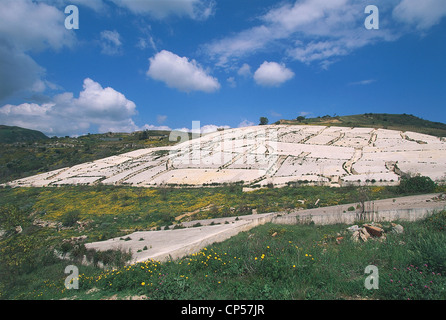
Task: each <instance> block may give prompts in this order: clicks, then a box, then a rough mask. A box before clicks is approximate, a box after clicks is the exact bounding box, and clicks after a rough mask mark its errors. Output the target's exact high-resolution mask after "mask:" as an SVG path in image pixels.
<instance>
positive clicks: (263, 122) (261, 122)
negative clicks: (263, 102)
mask: <svg viewBox="0 0 446 320" xmlns="http://www.w3.org/2000/svg"><path fill="white" fill-rule="evenodd" d="M268 122H269V120H268V118H267V117H260V125H261V126H263V125H266V124H268Z"/></svg>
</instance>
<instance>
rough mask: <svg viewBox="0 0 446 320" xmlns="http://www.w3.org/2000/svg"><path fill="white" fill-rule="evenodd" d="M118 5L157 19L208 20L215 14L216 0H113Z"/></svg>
mask: <svg viewBox="0 0 446 320" xmlns="http://www.w3.org/2000/svg"><path fill="white" fill-rule="evenodd" d="M111 1H112V2H114V3H115V4H116V5H118V6H119V7H122V8H126V9H128V10H130V11H131V12H132V13H135V14H141V15H150V16H152V17H154V18H157V19H164V18H166V17H168V16H179V17H188V18H191V19H195V20H206V19H207V18H209V17H210V16H211V15H213V13H214V10H215V2H214V1H209V0H180V1H174V0H146V1H141V0H140V1H136V0H111Z"/></svg>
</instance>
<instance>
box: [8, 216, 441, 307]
mask: <svg viewBox="0 0 446 320" xmlns="http://www.w3.org/2000/svg"><path fill="white" fill-rule="evenodd" d="M401 224H402V225H403V227H404V233H403V234H394V233H388V235H387V239H386V240H385V241H382V242H381V241H368V242H367V243H362V242H360V243H355V242H353V241H351V240H350V239H349V233H348V232H347V231H346V230H345V228H346V226H345V225H333V226H315V225H295V226H290V225H287V226H278V225H273V224H266V225H263V226H259V227H256V228H254V229H252V230H250V231H248V232H242V233H240V234H238V235H237V236H235V237H233V238H231V239H229V240H226V241H225V242H222V243H218V244H214V245H211V246H209V247H207V248H204V249H202V250H200V251H199V252H198V253H196V254H193V255H190V256H188V257H185V258H183V259H180V260H177V261H172V262H165V263H159V262H157V261H147V262H144V263H138V264H134V265H131V266H127V267H121V268H118V269H115V270H113V271H103V270H100V269H94V268H93V267H91V266H90V267H85V266H80V279H79V286H80V288H79V290H67V289H65V288H64V279H65V277H66V275H64V274H63V273H62V270H63V269H64V267H65V266H66V265H68V264H69V263H72V264H75V265H78V263H76V262H75V261H74V262H69V261H65V262H64V263H60V262H59V264H53V265H48V266H44V267H42V268H40V269H39V270H37V271H34V272H30V273H28V274H27V278H26V281H22V282H21V283H19V284H17V286H16V287H15V288H14V290H13V292H9V295H8V296H4V298H13V297H14V296H15V297H17V298H21V299H61V298H70V297H72V298H74V299H102V298H110V297H112V296H115V297H117V298H118V299H120V298H121V299H124V298H125V297H128V296H135V295H136V296H140V295H143V296H144V297H145V298H147V297H148V298H150V299H248V300H250V299H439V300H442V299H445V298H446V291H445V289H444V288H445V286H446V277H445V275H444V272H445V271H446V269H445V265H446V260H445V257H446V251H445V246H444V241H446V233H445V231H444V228H445V227H446V212H443V213H440V214H437V215H435V216H434V217H433V218H430V219H427V220H425V221H419V222H401ZM273 234H275V236H273ZM339 234H342V236H344V239H342V240H341V243H340V244H337V243H336V238H337V237H339ZM368 265H373V266H376V267H377V268H378V276H379V284H378V286H379V289H378V290H368V289H366V288H365V286H364V283H365V280H366V277H367V275H368V274H366V273H365V268H366V267H367V266H368ZM58 269H59V270H58Z"/></svg>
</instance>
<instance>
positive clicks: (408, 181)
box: [398, 176, 437, 193]
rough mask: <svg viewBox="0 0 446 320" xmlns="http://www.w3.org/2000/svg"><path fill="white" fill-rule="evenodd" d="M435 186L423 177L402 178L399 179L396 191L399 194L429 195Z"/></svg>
mask: <svg viewBox="0 0 446 320" xmlns="http://www.w3.org/2000/svg"><path fill="white" fill-rule="evenodd" d="M436 187H437V184H436V183H435V182H434V181H432V179H431V178H429V177H425V176H416V177H404V178H402V179H401V182H400V185H399V188H398V191H399V192H400V193H430V192H434V191H435V188H436Z"/></svg>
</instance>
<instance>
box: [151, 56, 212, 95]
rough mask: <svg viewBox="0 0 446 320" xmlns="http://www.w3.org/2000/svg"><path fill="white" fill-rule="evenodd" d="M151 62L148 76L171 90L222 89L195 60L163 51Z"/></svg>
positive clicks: (208, 90)
mask: <svg viewBox="0 0 446 320" xmlns="http://www.w3.org/2000/svg"><path fill="white" fill-rule="evenodd" d="M149 61H150V67H149V70H148V71H147V75H148V76H150V77H151V78H152V79H155V80H158V81H162V82H164V83H165V84H166V85H167V86H168V87H170V88H175V89H178V90H180V91H184V92H191V91H204V92H214V91H216V90H218V89H220V83H219V82H218V80H217V79H216V78H214V77H212V76H210V75H208V73H207V72H206V71H205V70H204V69H203V68H202V67H201V66H200V65H199V64H198V63H197V62H196V61H195V60H189V59H188V58H186V57H180V56H178V55H176V54H174V53H172V52H170V51H166V50H162V51H161V52H159V53H157V54H156V55H155V56H154V57H152V58H150V59H149Z"/></svg>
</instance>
